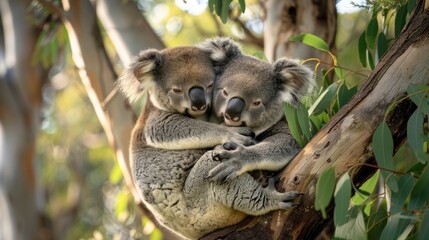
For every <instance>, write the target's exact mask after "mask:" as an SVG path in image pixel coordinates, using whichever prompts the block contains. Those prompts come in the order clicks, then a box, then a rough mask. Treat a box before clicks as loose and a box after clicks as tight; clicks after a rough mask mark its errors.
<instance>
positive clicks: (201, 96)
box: [189, 87, 207, 111]
mask: <svg viewBox="0 0 429 240" xmlns="http://www.w3.org/2000/svg"><path fill="white" fill-rule="evenodd" d="M189 99H190V100H191V108H192V110H194V111H202V110H205V109H206V107H207V105H206V95H205V93H204V89H203V88H202V87H193V88H191V89H189Z"/></svg>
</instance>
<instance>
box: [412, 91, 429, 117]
mask: <svg viewBox="0 0 429 240" xmlns="http://www.w3.org/2000/svg"><path fill="white" fill-rule="evenodd" d="M428 93H429V86H427V85H413V84H411V85H409V86H408V88H407V94H408V95H409V96H410V98H411V100H412V101H413V102H414V103H415V104H416V105H417V107H418V110H419V111H422V112H423V113H426V114H429V102H428Z"/></svg>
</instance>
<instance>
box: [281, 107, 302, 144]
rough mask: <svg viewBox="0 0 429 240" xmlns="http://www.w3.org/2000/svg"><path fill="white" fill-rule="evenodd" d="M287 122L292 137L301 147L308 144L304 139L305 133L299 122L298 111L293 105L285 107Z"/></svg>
mask: <svg viewBox="0 0 429 240" xmlns="http://www.w3.org/2000/svg"><path fill="white" fill-rule="evenodd" d="M284 110H285V116H286V121H287V124H288V127H289V130H290V132H291V133H292V136H293V137H294V138H295V140H296V141H297V142H298V144H299V145H300V146H301V147H304V145H305V144H306V143H307V142H306V141H305V140H304V138H303V133H302V130H301V127H300V124H299V121H298V115H297V110H296V108H294V107H293V106H292V105H290V104H288V103H285V105H284Z"/></svg>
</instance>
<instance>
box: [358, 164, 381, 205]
mask: <svg viewBox="0 0 429 240" xmlns="http://www.w3.org/2000/svg"><path fill="white" fill-rule="evenodd" d="M379 176H380V171H379V170H377V172H375V173H374V175H372V177H370V178H369V179H368V180H366V181H365V182H364V183H363V184H362V186H361V187H360V188H359V189H358V190H357V191H356V193H355V195H354V196H353V197H352V203H353V204H355V205H362V204H363V203H365V201H366V200H367V199H368V197H369V196H371V194H372V193H373V192H374V190H375V187H376V186H377V182H378V178H379Z"/></svg>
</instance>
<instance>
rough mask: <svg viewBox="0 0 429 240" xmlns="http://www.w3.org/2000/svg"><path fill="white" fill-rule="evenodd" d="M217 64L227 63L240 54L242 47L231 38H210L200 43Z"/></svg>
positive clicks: (201, 47)
mask: <svg viewBox="0 0 429 240" xmlns="http://www.w3.org/2000/svg"><path fill="white" fill-rule="evenodd" d="M198 47H199V48H200V49H202V50H203V51H204V52H206V53H209V54H210V58H211V59H212V60H213V62H215V63H216V64H219V65H223V64H226V63H227V62H228V61H229V60H230V59H232V58H234V57H236V56H240V55H241V54H242V53H241V50H240V47H239V46H238V45H237V43H235V42H234V41H233V40H231V39H230V38H214V39H209V40H206V41H204V42H202V43H201V44H199V45H198Z"/></svg>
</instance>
